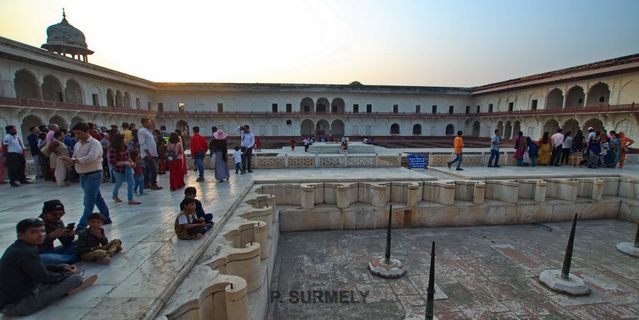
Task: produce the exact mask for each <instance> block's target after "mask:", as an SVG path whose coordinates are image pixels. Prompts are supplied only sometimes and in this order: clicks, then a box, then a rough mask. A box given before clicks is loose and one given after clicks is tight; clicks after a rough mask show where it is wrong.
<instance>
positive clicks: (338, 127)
mask: <svg viewBox="0 0 639 320" xmlns="http://www.w3.org/2000/svg"><path fill="white" fill-rule="evenodd" d="M331 134H332V135H334V136H338V137H341V136H344V122H343V121H342V120H339V119H337V120H334V121H333V123H332V124H331Z"/></svg>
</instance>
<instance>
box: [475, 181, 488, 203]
mask: <svg viewBox="0 0 639 320" xmlns="http://www.w3.org/2000/svg"><path fill="white" fill-rule="evenodd" d="M485 197H486V184H485V183H483V182H477V183H475V186H474V187H473V204H483V203H484V199H485Z"/></svg>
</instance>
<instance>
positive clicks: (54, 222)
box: [38, 200, 80, 265]
mask: <svg viewBox="0 0 639 320" xmlns="http://www.w3.org/2000/svg"><path fill="white" fill-rule="evenodd" d="M64 213H65V212H64V205H63V204H62V202H60V200H49V201H46V202H45V203H44V207H43V208H42V214H41V215H40V218H42V220H44V228H45V231H46V235H45V237H44V242H43V243H42V244H41V245H40V246H38V251H39V252H40V259H42V263H44V264H45V265H50V264H60V263H76V262H78V261H80V259H79V258H78V256H77V255H76V254H75V253H76V250H77V248H78V242H77V241H74V240H75V232H74V228H73V224H70V225H68V226H67V227H65V225H64V222H62V216H63V215H64ZM56 239H58V241H60V243H61V244H62V245H61V246H57V247H56V246H54V245H53V243H54V242H55V240H56Z"/></svg>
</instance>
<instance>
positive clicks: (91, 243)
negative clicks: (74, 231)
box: [78, 212, 122, 264]
mask: <svg viewBox="0 0 639 320" xmlns="http://www.w3.org/2000/svg"><path fill="white" fill-rule="evenodd" d="M88 220H89V227H88V228H87V229H86V230H84V231H82V232H81V233H80V235H79V237H78V238H79V240H78V255H79V256H80V259H82V260H83V261H94V262H97V263H100V264H109V263H111V257H113V255H114V254H116V253H117V252H120V251H122V241H120V239H113V240H111V241H109V239H107V237H106V235H105V234H104V229H102V224H103V223H104V216H103V215H102V214H101V213H99V212H94V213H92V214H91V215H89V219H88Z"/></svg>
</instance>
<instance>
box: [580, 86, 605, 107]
mask: <svg viewBox="0 0 639 320" xmlns="http://www.w3.org/2000/svg"><path fill="white" fill-rule="evenodd" d="M609 102H610V89H609V88H608V85H607V84H605V83H603V82H597V83H596V84H595V85H594V86H592V87H590V90H588V103H587V104H586V107H600V106H607V105H608V104H609Z"/></svg>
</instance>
